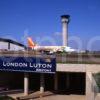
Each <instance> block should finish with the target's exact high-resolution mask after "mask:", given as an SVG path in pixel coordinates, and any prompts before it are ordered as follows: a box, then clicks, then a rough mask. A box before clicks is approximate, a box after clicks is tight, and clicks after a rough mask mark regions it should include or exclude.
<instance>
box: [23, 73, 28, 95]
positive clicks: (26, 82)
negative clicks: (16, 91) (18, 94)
mask: <svg viewBox="0 0 100 100" xmlns="http://www.w3.org/2000/svg"><path fill="white" fill-rule="evenodd" d="M28 88H29V75H28V73H24V95H28Z"/></svg>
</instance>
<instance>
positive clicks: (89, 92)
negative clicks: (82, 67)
mask: <svg viewBox="0 0 100 100" xmlns="http://www.w3.org/2000/svg"><path fill="white" fill-rule="evenodd" d="M92 78H93V76H92V73H91V72H86V100H94V91H93V85H92V82H93V81H92Z"/></svg>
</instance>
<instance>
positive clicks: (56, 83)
mask: <svg viewBox="0 0 100 100" xmlns="http://www.w3.org/2000/svg"><path fill="white" fill-rule="evenodd" d="M54 90H55V91H57V90H58V75H57V73H55V75H54Z"/></svg>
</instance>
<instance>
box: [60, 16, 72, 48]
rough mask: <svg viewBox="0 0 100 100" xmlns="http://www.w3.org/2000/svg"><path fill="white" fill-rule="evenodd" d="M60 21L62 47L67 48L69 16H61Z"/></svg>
mask: <svg viewBox="0 0 100 100" xmlns="http://www.w3.org/2000/svg"><path fill="white" fill-rule="evenodd" d="M61 21H62V37H63V38H62V40H63V46H68V23H69V21H70V16H69V15H62V16H61Z"/></svg>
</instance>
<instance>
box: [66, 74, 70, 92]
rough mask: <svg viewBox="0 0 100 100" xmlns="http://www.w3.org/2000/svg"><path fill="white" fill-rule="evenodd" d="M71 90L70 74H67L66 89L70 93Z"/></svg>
mask: <svg viewBox="0 0 100 100" xmlns="http://www.w3.org/2000/svg"><path fill="white" fill-rule="evenodd" d="M69 88H70V74H69V73H66V89H67V91H69Z"/></svg>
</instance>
